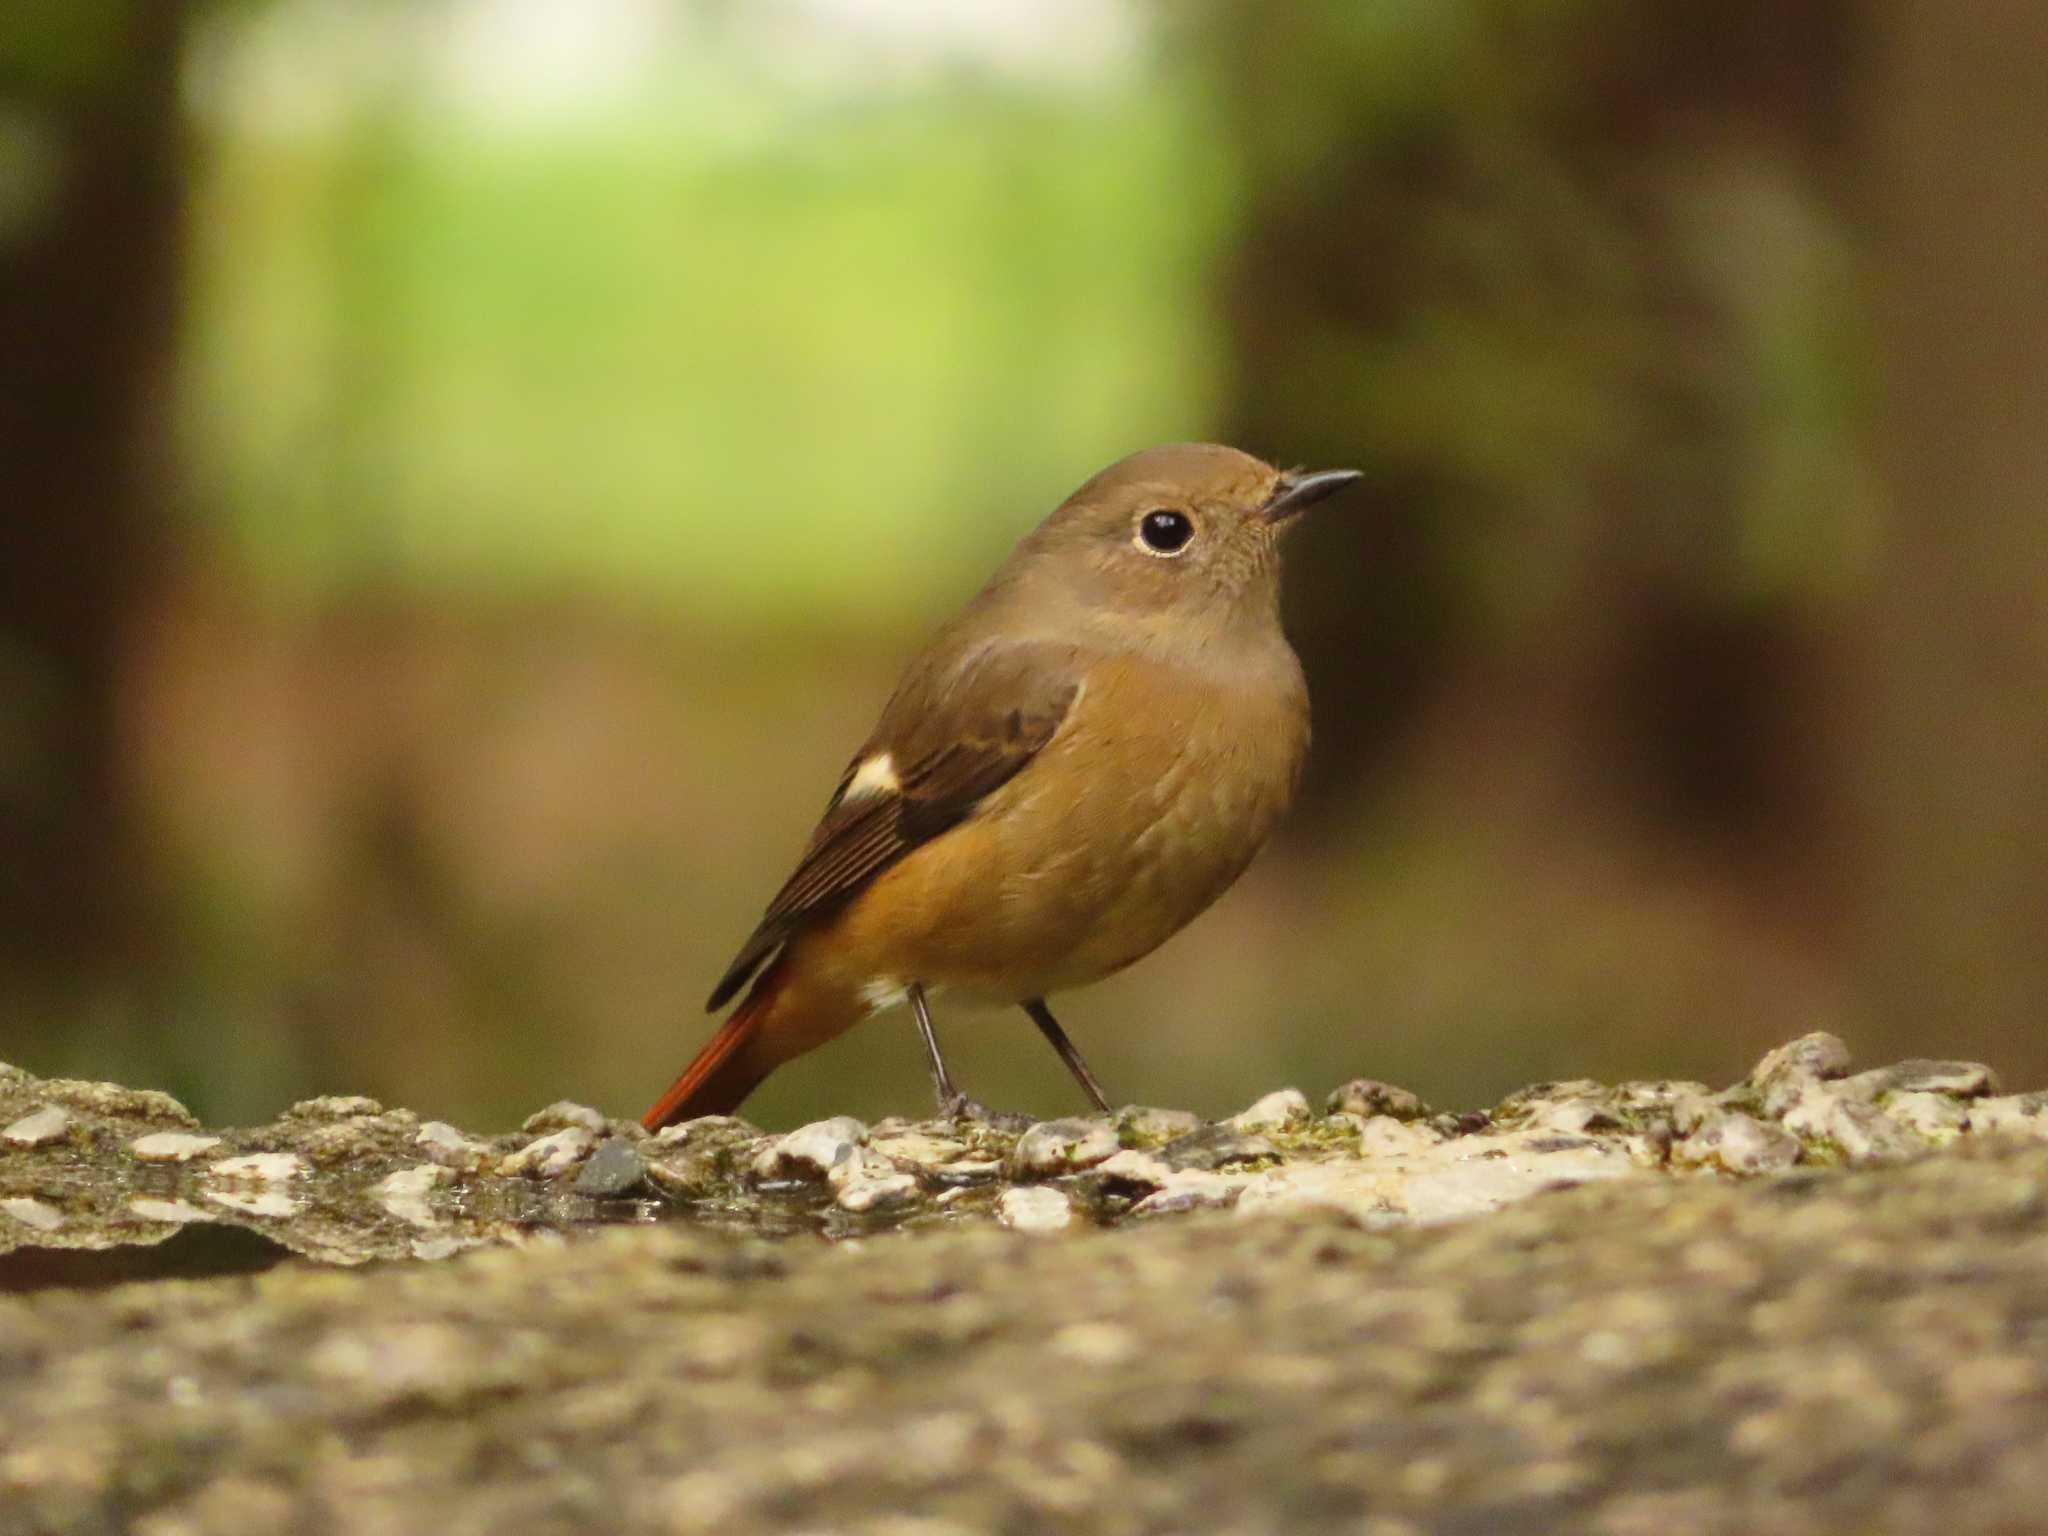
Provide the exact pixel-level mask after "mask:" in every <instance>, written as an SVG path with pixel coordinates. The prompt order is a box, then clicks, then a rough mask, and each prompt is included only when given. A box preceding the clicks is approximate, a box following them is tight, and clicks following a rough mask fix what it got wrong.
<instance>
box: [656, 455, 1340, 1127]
mask: <svg viewBox="0 0 2048 1536" xmlns="http://www.w3.org/2000/svg"><path fill="white" fill-rule="evenodd" d="M1358 478H1359V476H1358V472H1357V471H1355V470H1348V469H1336V470H1327V471H1324V472H1323V473H1320V474H1301V473H1293V472H1290V473H1285V474H1283V473H1282V472H1281V471H1279V470H1276V469H1274V468H1273V467H1272V466H1271V465H1269V464H1265V463H1262V462H1260V461H1259V460H1258V459H1255V458H1253V457H1251V455H1249V454H1245V453H1240V452H1238V451H1237V450H1236V449H1234V448H1224V447H1220V446H1218V445H1216V444H1213V443H1183V444H1177V445H1174V446H1171V447H1165V448H1151V449H1147V450H1145V451H1144V452H1142V453H1135V454H1132V455H1131V456H1130V457H1129V458H1127V459H1124V460H1122V461H1121V462H1120V463H1116V464H1112V465H1111V466H1110V467H1109V468H1108V469H1105V470H1104V471H1102V473H1101V474H1099V475H1097V476H1096V477H1095V478H1094V479H1092V480H1090V481H1089V482H1088V483H1087V484H1086V485H1084V486H1082V487H1081V488H1080V489H1079V490H1078V491H1076V492H1074V494H1073V495H1072V496H1069V497H1068V498H1067V499H1066V501H1064V502H1063V503H1061V505H1060V506H1059V508H1058V509H1057V510H1056V511H1055V512H1054V513H1053V514H1052V516H1050V517H1048V518H1047V519H1046V520H1045V521H1044V522H1043V523H1041V524H1039V525H1038V527H1037V528H1036V529H1034V530H1033V531H1032V532H1031V533H1030V534H1028V535H1026V537H1025V538H1024V540H1023V542H1022V543H1020V544H1019V545H1018V546H1017V548H1016V549H1015V550H1014V551H1013V552H1012V553H1011V555H1010V558H1009V559H1008V560H1006V561H1004V562H1003V565H1002V567H1001V569H999V570H998V571H997V572H996V573H995V575H994V576H993V577H992V578H990V580H989V583H988V585H987V586H985V587H983V588H982V589H981V592H980V593H979V595H977V596H976V597H975V598H974V600H973V601H972V602H970V603H969V604H968V605H967V607H966V608H965V609H963V610H962V611H961V613H960V614H959V615H958V616H957V617H956V618H955V619H954V620H953V621H952V622H951V623H950V624H948V625H946V627H945V628H944V629H942V630H940V631H939V634H938V636H937V638H935V639H934V640H933V641H932V643H931V644H930V646H929V647H927V648H926V650H925V651H924V653H923V654H922V655H920V656H919V657H918V658H917V659H916V660H915V661H913V662H912V663H911V664H910V666H909V668H908V669H907V670H906V671H905V672H904V674H903V679H902V681H901V682H900V683H898V684H897V686H896V692H895V693H894V695H893V696H891V698H890V700H889V702H888V704H887V705H886V706H885V707H884V709H883V710H882V718H881V721H880V723H879V724H878V725H876V727H875V730H874V734H873V735H871V736H870V737H869V738H868V739H867V742H866V743H865V744H864V745H863V746H862V747H861V749H860V750H859V751H858V752H856V753H855V754H854V755H853V761H852V762H850V763H848V764H847V766H846V772H845V773H843V774H842V775H840V779H839V787H838V788H837V789H836V790H834V791H833V792H832V798H831V800H830V801H829V802H828V803H827V805H826V807H825V815H824V819H823V820H821V821H820V822H819V823H818V827H817V830H816V831H815V832H813V833H812V834H811V840H810V844H809V846H808V847H806V848H805V850H804V853H803V857H802V859H800V860H799V861H798V863H797V867H796V872H795V873H794V874H792V875H791V876H790V877H789V879H788V881H787V882H785V883H784V885H783V887H782V889H781V890H780V891H778V892H777V893H776V896H775V899H774V900H773V901H771V902H770V903H769V904H768V911H767V913H766V915H764V916H763V917H762V919H761V922H760V925H759V926H758V927H757V928H755V930H754V932H753V936H752V937H750V938H749V939H748V940H747V942H746V943H745V944H744V945H742V946H741V947H740V952H739V954H738V956H737V957H736V958H735V959H734V960H733V962H732V964H731V965H730V966H729V967H728V968H727V969H726V973H725V975H724V976H723V977H722V978H721V979H720V980H719V983H718V985H717V986H716V987H715V988H713V989H712V992H711V999H710V1001H709V1002H708V1003H707V1004H706V1005H705V1006H706V1008H707V1009H709V1010H711V1011H716V1010H717V1009H719V1008H722V1007H724V1006H725V1004H726V1003H727V1002H728V1001H729V1000H730V999H731V998H732V996H733V995H734V994H735V993H736V992H738V991H739V989H740V988H741V987H743V986H745V985H746V983H747V980H748V978H749V977H753V976H754V974H755V972H756V971H759V972H760V975H759V977H758V978H757V979H756V980H755V981H754V984H753V987H752V989H751V990H749V992H748V993H747V996H746V1000H745V1001H744V1002H743V1003H741V1004H740V1006H739V1007H738V1008H736V1009H735V1010H734V1011H733V1013H732V1016H731V1017H730V1018H728V1019H727V1020H726V1021H725V1023H724V1025H723V1026H722V1027H721V1028H720V1029H719V1031H718V1032H717V1033H716V1034H715V1035H713V1036H712V1038H711V1041H710V1043H709V1044H707V1045H706V1046H705V1047H704V1049H703V1050H701V1051H700V1052H698V1053H697V1058H696V1060H694V1061H692V1062H691V1063H690V1065H689V1066H688V1067H687V1068H686V1069H685V1070H684V1072H683V1075H682V1076H681V1077H679V1078H677V1079H676V1081H675V1084H674V1086H672V1087H671V1088H670V1089H669V1091H668V1092H667V1093H666V1094H664V1095H663V1096H662V1098H661V1101H660V1102H659V1103H657V1104H656V1105H655V1106H654V1107H653V1108H652V1109H650V1110H649V1111H648V1112H647V1114H646V1116H645V1118H644V1121H643V1123H644V1124H645V1125H646V1126H647V1128H648V1129H649V1130H655V1129H658V1128H659V1127H661V1126H664V1125H671V1124H673V1123H675V1122H676V1121H678V1120H686V1119H689V1118H691V1117H693V1116H696V1115H708V1114H723V1113H727V1112H729V1111H731V1110H732V1109H734V1108H736V1107H737V1106H738V1105H739V1103H740V1101H741V1100H743V1099H744V1098H746V1096H747V1095H748V1094H749V1093H751V1092H752V1091H753V1090H754V1088H755V1086H756V1085H757V1084H759V1083H760V1081H761V1080H762V1079H763V1078H764V1077H766V1076H767V1075H768V1074H769V1073H770V1072H772V1071H774V1070H775V1068H777V1067H778V1066H780V1065H781V1064H782V1063H783V1062H785V1061H789V1060H790V1059H792V1058H793V1057H796V1056H800V1055H802V1054H803V1053H804V1052H805V1051H808V1050H811V1049H813V1048H815V1047H817V1046H820V1045H823V1044H824V1043H825V1042H826V1041H828V1040H830V1039H832V1038H833V1037H834V1036H836V1035H838V1034H840V1033H841V1032H843V1031H845V1030H847V1029H849V1028H851V1027H852V1026H853V1025H854V1024H857V1023H859V1022H860V1021H861V1020H862V1019H864V1018H867V1017H868V1016H869V1015H870V1014H873V1013H877V1012H880V1011H881V1010H882V1009H884V1008H889V1007H892V1006H894V1005H895V1004H897V1003H901V1002H906V1001H907V1002H908V1003H909V1004H910V1006H911V1009H912V1011H913V1012H914V1014H915V1015H916V1019H917V1027H918V1032H919V1034H920V1036H921V1037H922V1038H923V1041H924V1048H925V1052H926V1055H927V1056H928V1058H929V1061H930V1065H931V1074H932V1086H933V1088H934V1090H935V1091H936V1093H937V1094H938V1099H939V1108H940V1112H941V1113H942V1114H945V1115H950V1116H957V1115H963V1114H966V1115H976V1114H985V1113H986V1111H984V1110H982V1108H981V1106H980V1105H978V1104H976V1103H974V1101H972V1100H971V1099H968V1098H966V1097H965V1096H964V1095H962V1094H961V1093H960V1092H959V1091H958V1090H957V1089H956V1088H955V1087H954V1086H953V1080H952V1077H951V1075H950V1074H949V1073H948V1072H947V1070H946V1062H945V1058H944V1057H943V1056H942V1055H941V1054H940V1053H939V1042H938V1037H937V1036H936V1035H935V1034H934V1033H933V1032H932V1023H931V1012H930V1009H929V1007H928V1006H927V1001H926V1000H927V999H928V998H929V997H930V996H932V995H933V994H935V993H938V992H940V991H945V992H951V993H956V994H963V995H965V996H967V997H969V998H971V999H976V1000H980V1001H984V1002H997V1003H1001V1004H1005V1005H1008V1004H1017V1005H1021V1006H1022V1007H1023V1009H1024V1011H1025V1012H1026V1013H1027V1014H1029V1015H1030V1017H1031V1019H1032V1021H1033V1022H1034V1023H1036V1024H1037V1026H1038V1028H1039V1029H1040V1030H1041V1031H1042V1032H1043V1033H1044V1035H1045V1038H1046V1039H1047V1040H1048V1041H1050V1042H1051V1044H1052V1047H1053V1049H1054V1050H1056V1051H1058V1052H1059V1054H1060V1059H1061V1060H1062V1061H1064V1062H1065V1063H1066V1064H1067V1068H1068V1070H1069V1071H1071V1072H1072V1073H1073V1075H1074V1077H1075V1079H1076V1081H1078V1082H1079V1083H1080V1085H1081V1088H1082V1091H1083V1092H1085V1093H1086V1094H1087V1095H1088V1097H1089V1099H1090V1100H1091V1101H1092V1102H1093V1103H1094V1105H1095V1107H1096V1108H1097V1109H1099V1110H1107V1109H1108V1108H1109V1104H1108V1101H1107V1100H1106V1099H1105V1098H1104V1097H1103V1094H1102V1090H1101V1088H1100V1087H1099V1086H1097V1084H1096V1081H1095V1076H1094V1074H1093V1073H1091V1072H1090V1071H1089V1070H1088V1066H1087V1064H1086V1063H1085V1062H1083V1061H1082V1059H1081V1055H1080V1053H1079V1052H1078V1051H1076V1050H1075V1049H1074V1045H1073V1042H1072V1041H1070V1040H1069V1039H1068V1038H1067V1035H1066V1032H1065V1031H1064V1030H1062V1029H1061V1028H1060V1026H1059V1023H1058V1022H1057V1021H1056V1020H1055V1019H1054V1018H1053V1016H1052V1013H1051V1011H1050V1010H1049V1009H1047V1007H1046V1005H1045V999H1046V998H1047V997H1048V996H1050V995H1051V994H1053V993H1055V992H1059V991H1063V990H1065V989H1066V988H1068V987H1078V986H1081V985H1083V984H1085V983H1087V982H1091V981H1098V980H1100V979H1101V978H1102V977H1104V976H1107V975H1109V974H1111V973H1112V972H1114V971H1119V970H1121V969H1123V968H1124V967H1125V966H1127V965H1129V964H1130V963H1131V962H1132V961H1134V960H1137V959H1139V958H1141V957H1143V956H1145V955H1147V954H1150V953H1151V952H1152V951H1153V950H1154V949H1157V948H1158V947H1159V946H1160V945H1161V944H1163V943H1165V942H1166V940H1167V939H1169V938H1171V937H1172V936H1173V935H1174V934H1175V933H1176V932H1178V931H1179V930H1180V929H1181V928H1182V927H1184V926H1186V924H1187V923H1188V922H1189V921H1190V920H1192V919H1193V918H1194V917H1195V916H1196V914H1198V913H1200V912H1201V911H1202V910H1203V909H1204V908H1205V907H1207V906H1208V905H1209V904H1210V903H1211V902H1212V901H1214V900H1215V899H1216V898H1217V897H1218V896H1220V895H1222V894H1223V892H1224V890H1226V889H1227V888H1228V887H1229V885H1230V883H1231V882H1232V881H1233V880H1235V879H1236V878H1237V877H1238V875H1239V874H1240V873H1242V872H1243V870H1244V867H1245V866H1246V865H1247V864H1249V863H1250V862H1251V860H1252V856H1253V855H1254V854H1256V853H1257V852H1258V851H1259V848H1260V846H1261V845H1262V844H1263V843H1264V842H1265V841H1266V836H1267V834H1268V833H1269V832H1271V831H1272V830H1273V824H1274V823H1275V822H1276V821H1277V820H1278V819H1279V817H1280V814H1281V812H1282V811H1284V810H1285V809H1286V808H1287V804H1288V801H1289V800H1290V799H1291V798H1292V797H1293V794H1294V788H1295V783H1296V780H1297V779H1298V778H1299V776H1300V772H1301V763H1302V757H1303V754H1304V753H1305V752H1306V751H1307V748H1308V692H1307V689H1306V687H1305V686H1304V684H1303V681H1302V675H1301V663H1300V662H1299V661H1298V660H1296V658H1295V655H1294V651H1293V648H1292V647H1290V646H1289V645H1288V643H1287V637H1286V636H1285V635H1284V634H1283V633H1282V632H1281V628H1280V541H1281V536H1282V535H1283V534H1284V533H1285V532H1286V530H1287V529H1288V528H1289V527H1290V526H1291V525H1292V523H1293V521H1294V518H1295V515H1296V514H1297V513H1299V512H1300V511H1301V510H1302V509H1303V508H1305V507H1308V506H1310V505H1312V504H1313V503H1315V502H1318V501H1321V500H1322V499H1323V498H1324V497H1326V496H1329V495H1331V494H1332V493H1334V492H1337V491H1341V490H1342V489H1344V487H1346V486H1347V485H1350V484H1351V483H1352V482H1353V481H1354V480H1356V479H1358ZM764 965H765V966H766V969H765V970H763V969H762V967H763V966H764Z"/></svg>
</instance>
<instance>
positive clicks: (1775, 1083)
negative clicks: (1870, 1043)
mask: <svg viewBox="0 0 2048 1536" xmlns="http://www.w3.org/2000/svg"><path fill="white" fill-rule="evenodd" d="M1850 1059H1851V1058H1850V1056H1849V1047H1848V1046H1846V1045H1844V1044H1843V1043H1842V1042H1841V1041H1840V1040H1839V1039H1838V1038H1836V1037H1835V1036H1834V1035H1830V1034H1827V1033H1825V1032H1824V1031H1820V1030H1816V1031H1815V1032H1814V1033H1812V1034H1810V1035H1801V1036H1800V1037H1799V1038H1798V1039H1797V1040H1794V1041H1792V1042H1790V1043H1789V1044H1786V1045H1781V1046H1779V1047H1778V1048H1777V1049H1776V1050H1774V1051H1767V1052H1765V1054H1764V1058H1763V1060H1761V1061H1759V1062H1758V1063H1757V1064H1756V1066H1755V1067H1754V1068H1753V1069H1752V1070H1751V1071H1750V1074H1749V1081H1750V1083H1751V1085H1752V1086H1753V1087H1755V1089H1756V1090H1757V1092H1758V1093H1760V1094H1761V1095H1762V1096H1763V1108H1764V1113H1765V1114H1767V1115H1769V1116H1770V1117H1771V1118H1773V1119H1776V1118H1777V1117H1778V1116H1780V1115H1782V1114H1784V1113H1785V1111H1786V1110H1788V1109H1790V1108H1791V1107H1792V1106H1793V1105H1794V1104H1796V1103H1798V1102H1799V1096H1800V1094H1801V1093H1803V1092H1804V1091H1805V1089H1806V1085H1807V1084H1808V1083H1812V1082H1825V1081H1827V1080H1828V1079H1830V1078H1837V1077H1846V1076H1848V1073H1849V1064H1850Z"/></svg>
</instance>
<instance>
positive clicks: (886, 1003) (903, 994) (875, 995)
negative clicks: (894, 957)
mask: <svg viewBox="0 0 2048 1536" xmlns="http://www.w3.org/2000/svg"><path fill="white" fill-rule="evenodd" d="M909 996H910V988H909V987H908V986H906V985H905V984H904V983H902V982H900V981H898V980H897V979H896V978H895V977H894V976H877V977H876V978H875V979H874V980H873V981H871V982H869V983H868V984H867V985H866V986H864V987H862V988H861V989H860V1000H861V1001H862V1002H863V1003H865V1004H867V1009H868V1012H869V1013H880V1012H881V1011H882V1010H883V1009H884V1008H894V1007H895V1006H896V1005H897V1004H898V1003H900V1002H902V1001H903V1000H904V999H905V998H907V997H909Z"/></svg>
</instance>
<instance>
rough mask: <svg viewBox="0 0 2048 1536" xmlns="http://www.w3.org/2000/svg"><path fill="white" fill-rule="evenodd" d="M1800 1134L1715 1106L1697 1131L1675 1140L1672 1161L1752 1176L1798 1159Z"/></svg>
mask: <svg viewBox="0 0 2048 1536" xmlns="http://www.w3.org/2000/svg"><path fill="white" fill-rule="evenodd" d="M1803 1151H1804V1149H1803V1148H1802V1147H1801V1146H1800V1144H1799V1138H1798V1137H1796V1136H1794V1135H1793V1134H1792V1133H1791V1132H1789V1131H1787V1130H1785V1129H1784V1128H1783V1127H1781V1126H1777V1125H1773V1124H1769V1123H1767V1122H1765V1121H1762V1120H1759V1119H1757V1118H1756V1116H1754V1115H1746V1114H1744V1113H1742V1111H1740V1110H1733V1109H1722V1110H1714V1111H1712V1112H1710V1113H1709V1114H1707V1115H1706V1116H1705V1117H1704V1118H1703V1119H1701V1120H1700V1121H1699V1123H1698V1124H1697V1126H1696V1127H1695V1128H1694V1129H1693V1131H1692V1132H1691V1133H1690V1134H1688V1135H1686V1136H1684V1137H1681V1138H1680V1139H1679V1140H1678V1141H1676V1142H1674V1143H1672V1146H1671V1161H1672V1162H1674V1163H1676V1164H1677V1165H1678V1166H1679V1167H1681V1168H1719V1169H1721V1170H1723V1171H1724V1172H1727V1173H1733V1174H1738V1175H1741V1176H1743V1177H1749V1176H1751V1175H1755V1174H1761V1173H1777V1172H1780V1171H1782V1170H1784V1169H1786V1168H1790V1167H1791V1166H1792V1165H1793V1164H1794V1163H1796V1162H1798V1161H1799V1159H1800V1156H1801V1154H1802V1152H1803Z"/></svg>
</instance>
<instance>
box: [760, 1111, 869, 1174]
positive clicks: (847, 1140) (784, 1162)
mask: <svg viewBox="0 0 2048 1536" xmlns="http://www.w3.org/2000/svg"><path fill="white" fill-rule="evenodd" d="M867 1134H868V1128H867V1127H866V1126H864V1125H862V1124H861V1123H860V1122H859V1121H858V1120H856V1119H854V1118H853V1117H852V1116H851V1115H835V1116H833V1118H831V1119H830V1120H813V1121H812V1122H811V1123H810V1124H809V1125H800V1126H798V1127H797V1128H796V1129H795V1130H793V1131H791V1132H790V1133H789V1134H788V1135H787V1136H782V1137H778V1138H777V1139H776V1140H774V1141H772V1142H770V1143H769V1144H768V1145H767V1146H765V1147H763V1148H762V1149H761V1150H760V1152H759V1153H758V1154H756V1156H755V1158H754V1173H755V1175H756V1176H757V1177H760V1178H764V1179H775V1178H783V1179H822V1178H827V1177H829V1176H830V1175H831V1173H832V1170H833V1169H834V1168H837V1167H838V1166H839V1165H840V1164H841V1163H844V1162H847V1161H848V1160H849V1159H851V1158H852V1157H853V1155H854V1153H855V1152H856V1151H857V1150H858V1149H859V1147H860V1144H861V1142H862V1141H863V1140H865V1139H866V1137H867Z"/></svg>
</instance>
